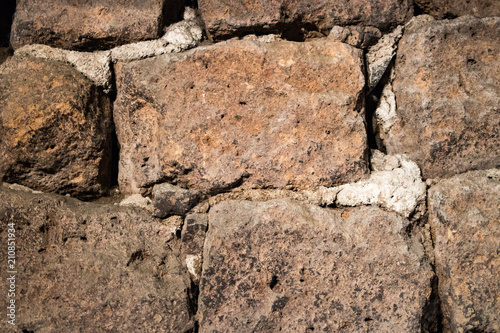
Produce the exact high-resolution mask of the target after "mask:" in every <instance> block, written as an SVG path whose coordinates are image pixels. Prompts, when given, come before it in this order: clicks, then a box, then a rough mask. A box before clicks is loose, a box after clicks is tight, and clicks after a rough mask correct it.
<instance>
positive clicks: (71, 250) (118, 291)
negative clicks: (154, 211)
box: [0, 187, 194, 332]
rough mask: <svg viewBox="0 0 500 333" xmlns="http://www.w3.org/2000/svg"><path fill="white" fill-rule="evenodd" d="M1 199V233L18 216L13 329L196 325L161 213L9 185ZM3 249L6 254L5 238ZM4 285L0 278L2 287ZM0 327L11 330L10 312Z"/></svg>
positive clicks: (185, 328) (184, 328)
mask: <svg viewBox="0 0 500 333" xmlns="http://www.w3.org/2000/svg"><path fill="white" fill-rule="evenodd" d="M0 202H2V204H1V205H0V229H1V233H0V236H1V238H2V240H5V242H6V241H7V236H8V235H7V233H8V229H9V224H10V223H13V224H15V235H16V249H17V252H16V266H15V268H16V271H17V274H16V286H17V289H16V328H17V329H18V331H16V332H69V331H71V332H191V331H192V330H193V329H194V321H193V316H192V313H191V310H190V306H191V302H190V300H189V295H188V292H189V288H190V284H191V282H190V280H189V275H188V272H187V270H186V268H185V267H183V265H182V263H181V262H180V260H179V259H178V253H176V252H174V251H173V250H172V249H171V247H172V248H173V247H174V246H169V244H170V245H172V242H170V243H169V244H167V240H168V239H170V238H171V237H170V238H169V236H170V229H169V228H168V227H167V226H165V225H163V224H162V223H161V222H160V221H159V220H156V219H153V218H152V217H150V215H149V214H147V213H145V212H143V211H142V210H140V209H133V208H126V207H117V206H113V205H97V204H90V203H83V202H80V201H78V200H76V199H74V198H67V197H60V196H56V195H50V194H30V193H26V192H23V191H12V190H9V189H6V188H5V187H0ZM0 254H1V255H2V256H3V257H4V258H7V246H2V247H1V249H0ZM6 271H7V270H6V269H2V270H1V273H0V275H1V279H2V281H6V279H7V276H8V274H7V272H6ZM7 287H8V285H7V283H1V284H0V292H2V294H3V295H7ZM7 301H8V298H7V297H3V298H2V300H1V301H0V304H1V306H2V308H3V309H6V307H7ZM0 331H2V332H12V326H11V325H10V324H7V320H6V318H4V320H2V321H1V322H0Z"/></svg>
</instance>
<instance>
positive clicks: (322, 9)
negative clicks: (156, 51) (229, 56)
mask: <svg viewBox="0 0 500 333" xmlns="http://www.w3.org/2000/svg"><path fill="white" fill-rule="evenodd" d="M198 5H199V9H200V12H201V15H202V17H203V19H204V21H205V24H206V27H207V29H208V31H209V32H210V34H212V36H213V37H214V38H216V39H220V38H227V37H230V36H235V35H242V34H245V33H249V32H255V31H257V32H261V33H262V32H267V33H269V32H285V33H287V34H291V35H292V37H293V35H294V32H291V31H290V30H293V29H296V30H300V29H298V28H300V27H304V28H306V29H307V27H308V26H309V28H310V27H311V26H314V27H315V29H318V30H319V31H323V32H327V31H328V30H330V29H331V28H332V27H333V26H334V25H339V26H342V25H355V24H362V25H368V26H373V27H376V28H379V29H383V30H387V29H388V28H389V27H394V26H396V25H398V24H402V23H405V22H406V21H407V20H409V19H410V18H411V17H412V15H413V1H411V0H389V1H386V0H376V1H365V0H354V1H347V0H336V1H331V0H320V1H315V2H314V3H312V2H311V1H307V0H272V1H267V0H266V1H264V0H250V1H244V2H242V1H231V0H223V1H221V0H219V1H215V0H200V1H199V2H198ZM298 32H299V31H298ZM296 33H297V32H295V34H296ZM299 33H300V32H299Z"/></svg>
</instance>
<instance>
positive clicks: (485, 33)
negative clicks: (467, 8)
mask: <svg viewBox="0 0 500 333" xmlns="http://www.w3.org/2000/svg"><path fill="white" fill-rule="evenodd" d="M499 39H500V18H498V17H497V18H485V19H478V18H474V17H470V16H469V17H463V18H460V19H455V20H443V21H433V20H429V17H428V16H427V17H423V18H422V19H421V20H415V22H412V23H411V24H409V25H408V26H407V27H406V29H405V33H404V36H403V38H402V39H401V40H400V42H399V45H398V53H397V56H396V64H395V78H394V81H393V82H392V87H393V91H394V95H395V101H396V105H397V111H396V113H397V119H396V121H395V122H394V124H393V125H392V127H390V130H389V132H388V133H386V132H385V130H383V131H379V134H380V136H381V137H380V139H381V142H382V146H383V147H385V149H386V151H387V153H388V154H391V155H392V154H403V153H404V154H407V155H408V157H409V158H410V159H411V160H412V161H415V162H416V163H417V164H418V165H419V167H420V168H421V170H422V174H423V177H424V178H436V177H445V176H451V175H453V174H458V173H462V172H465V171H467V170H474V169H489V168H496V167H499V166H500V150H499V149H498V147H499V145H500V133H499V130H500V127H499V125H498V124H499V123H500V109H499V105H498V101H499V100H500V85H499V84H498V80H499V78H500V43H498V40H499Z"/></svg>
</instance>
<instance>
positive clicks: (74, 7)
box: [10, 0, 184, 51]
mask: <svg viewBox="0 0 500 333" xmlns="http://www.w3.org/2000/svg"><path fill="white" fill-rule="evenodd" d="M183 8H184V5H183V2H182V1H178V0H18V1H17V8H16V14H15V16H14V22H13V24H12V32H11V38H10V42H11V44H12V46H13V47H14V48H18V47H21V46H23V45H26V44H46V45H50V46H54V47H59V48H63V49H73V50H85V51H87V50H89V49H106V48H111V47H113V46H116V45H121V44H126V43H132V42H137V41H140V40H146V39H153V38H158V37H160V36H161V35H162V33H163V27H164V25H165V24H168V23H169V22H173V21H176V20H178V19H180V18H181V16H182V10H183Z"/></svg>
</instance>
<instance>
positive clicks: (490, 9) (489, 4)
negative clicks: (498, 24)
mask: <svg viewBox="0 0 500 333" xmlns="http://www.w3.org/2000/svg"><path fill="white" fill-rule="evenodd" d="M415 3H416V4H417V5H418V6H419V7H420V9H421V10H422V12H424V13H425V14H429V15H432V16H434V17H435V18H439V19H442V18H453V17H456V16H463V15H474V16H477V17H489V16H500V2H499V1H498V0H415Z"/></svg>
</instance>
